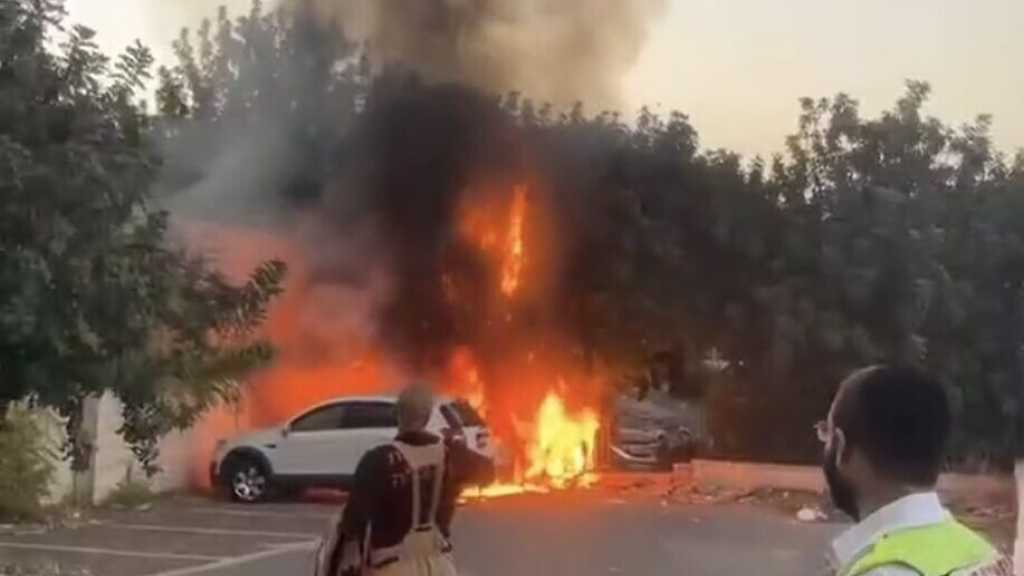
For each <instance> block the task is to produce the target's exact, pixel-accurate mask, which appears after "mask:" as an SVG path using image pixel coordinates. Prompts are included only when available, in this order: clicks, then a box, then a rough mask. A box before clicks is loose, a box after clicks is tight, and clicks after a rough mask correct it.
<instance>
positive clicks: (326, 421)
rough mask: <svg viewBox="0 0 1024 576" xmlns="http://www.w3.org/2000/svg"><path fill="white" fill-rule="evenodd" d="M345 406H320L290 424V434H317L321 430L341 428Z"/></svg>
mask: <svg viewBox="0 0 1024 576" xmlns="http://www.w3.org/2000/svg"><path fill="white" fill-rule="evenodd" d="M346 408H347V407H346V405H345V404H331V405H330V406H321V407H320V408H314V409H313V410H312V411H310V412H308V413H306V414H303V415H302V416H299V417H298V418H296V419H295V421H294V422H292V425H291V430H292V432H317V431H321V430H337V429H338V428H341V423H342V420H343V418H344V416H345V411H346Z"/></svg>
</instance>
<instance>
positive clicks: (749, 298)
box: [159, 5, 1024, 461]
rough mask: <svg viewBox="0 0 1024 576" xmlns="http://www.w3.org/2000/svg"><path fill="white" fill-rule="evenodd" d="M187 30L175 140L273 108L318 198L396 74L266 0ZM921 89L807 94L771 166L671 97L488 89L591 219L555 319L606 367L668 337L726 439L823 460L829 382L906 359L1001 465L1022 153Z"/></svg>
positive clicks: (1020, 276)
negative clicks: (705, 382) (599, 105)
mask: <svg viewBox="0 0 1024 576" xmlns="http://www.w3.org/2000/svg"><path fill="white" fill-rule="evenodd" d="M197 39H198V40H197V41H198V49H196V48H194V47H193V39H192V38H190V37H189V36H188V34H187V33H186V34H184V35H183V36H182V38H181V40H179V41H178V43H177V44H176V46H175V48H176V50H177V53H178V57H179V64H178V65H177V66H176V67H174V68H173V69H165V70H162V71H161V74H160V80H161V82H160V91H159V95H160V102H159V108H160V111H161V113H162V116H163V118H165V119H168V120H173V121H174V122H168V123H167V124H165V126H167V127H168V128H167V131H166V133H165V137H167V138H168V139H169V141H170V142H171V143H172V144H173V143H174V142H175V141H176V139H177V141H178V143H179V146H181V142H185V143H186V145H184V146H183V147H184V148H189V146H188V143H189V142H194V141H195V139H196V138H197V136H195V135H196V134H218V133H223V127H224V126H232V125H238V124H227V123H228V122H233V123H238V122H241V123H242V124H243V125H252V124H259V123H261V122H262V123H263V124H264V125H265V126H275V127H278V128H280V130H277V131H276V132H277V133H282V134H283V138H284V139H285V141H286V142H287V146H286V148H288V149H292V150H295V149H297V150H300V151H301V154H298V155H297V157H298V158H300V159H301V161H300V162H297V163H294V164H293V167H294V169H293V170H292V171H291V172H290V173H289V174H288V175H287V177H286V178H285V179H284V180H283V181H282V182H281V185H280V189H281V191H282V192H283V193H285V194H286V195H288V197H289V198H292V199H296V198H298V199H315V198H316V197H317V196H318V194H320V192H321V190H322V189H323V188H324V187H325V185H326V183H327V182H328V181H329V180H328V178H330V174H329V172H330V170H331V165H330V163H329V162H325V161H324V159H330V158H334V157H337V155H339V154H341V155H344V153H345V150H351V149H354V147H358V146H359V145H360V142H359V141H358V140H356V141H353V138H354V136H353V135H352V133H351V125H352V120H353V119H354V118H358V117H359V116H360V114H362V113H363V111H364V110H366V109H367V108H372V106H373V105H374V102H375V99H380V98H382V96H381V94H382V93H386V92H387V91H388V88H389V84H388V82H393V81H394V79H393V78H390V79H389V78H383V79H376V80H375V79H371V78H370V77H369V76H368V74H367V70H366V68H365V62H364V61H362V60H361V59H360V58H358V54H359V52H358V49H357V47H355V46H353V45H351V44H349V43H347V42H345V41H344V40H343V39H341V38H338V37H337V36H336V35H335V34H334V33H333V32H332V31H331V30H326V29H323V28H320V27H318V26H316V25H315V24H314V23H311V22H309V21H305V20H303V19H302V18H301V17H299V18H295V19H293V18H291V17H289V16H288V15H286V14H285V13H283V12H278V13H274V14H270V15H262V13H261V11H260V9H259V6H258V5H257V6H256V7H255V8H254V10H253V12H252V13H251V14H250V15H248V16H246V17H243V18H240V19H239V20H237V21H231V20H229V19H228V17H227V15H226V13H224V12H223V11H222V12H221V14H220V17H219V18H218V20H217V22H216V23H215V24H210V23H206V24H204V25H203V26H202V27H201V28H200V30H199V34H198V35H197ZM391 89H392V90H393V89H394V87H393V85H391ZM400 90H401V91H405V92H406V93H407V92H409V91H416V90H426V88H423V87H422V86H421V85H420V84H418V83H416V82H407V83H402V84H400ZM928 95H929V86H928V85H927V84H925V83H921V82H908V84H907V88H906V92H905V94H904V95H903V96H902V97H901V98H900V99H899V100H898V101H897V102H896V104H895V106H894V107H893V108H892V109H890V110H887V111H885V112H883V113H882V114H881V115H880V116H879V117H877V118H863V117H862V116H861V115H860V113H859V110H858V104H857V101H856V100H854V99H853V98H851V97H849V96H847V95H844V94H840V95H838V96H836V97H834V98H830V99H821V100H811V99H805V100H803V101H802V102H801V107H802V113H801V114H800V117H799V118H798V123H797V130H796V133H795V134H793V135H792V136H791V137H789V138H788V139H787V141H786V143H785V151H784V153H783V154H780V155H778V156H777V157H774V158H772V159H771V161H770V162H765V161H763V160H762V159H759V158H758V159H753V160H752V161H745V160H744V159H742V158H740V157H739V156H738V155H736V154H734V153H731V152H729V151H725V150H702V149H701V148H700V145H699V142H698V136H697V133H696V131H695V130H694V129H693V128H692V126H691V125H690V124H689V122H688V119H687V117H686V116H684V115H682V114H678V113H676V114H672V115H670V116H669V117H668V118H667V119H666V118H659V117H658V116H656V115H654V114H652V113H650V112H647V111H644V112H642V113H641V114H640V115H639V117H638V118H637V119H636V120H635V122H632V123H628V124H627V123H625V122H623V121H622V120H621V119H620V118H619V117H618V116H617V115H614V114H608V113H605V114H600V115H597V116H587V115H586V114H585V113H584V112H583V110H584V108H583V106H582V105H578V106H576V107H574V108H572V109H570V110H567V111H565V112H564V113H559V112H558V111H557V110H555V109H553V108H552V107H551V106H549V105H544V106H539V105H537V104H535V103H533V102H531V101H530V100H528V99H525V98H521V97H520V96H518V95H511V96H509V97H507V98H502V99H501V100H500V102H499V101H495V105H496V106H500V109H501V111H502V113H503V114H504V115H506V117H507V118H508V119H509V120H510V121H511V122H512V123H513V124H514V125H515V126H516V127H517V133H516V138H517V139H518V141H519V142H520V143H521V144H522V145H521V148H522V149H525V150H528V151H532V153H531V156H532V157H533V159H534V163H535V164H536V166H535V169H537V170H538V171H539V172H540V173H542V174H544V175H546V178H547V180H548V183H549V184H551V186H552V187H553V188H555V189H557V190H560V191H563V192H561V193H560V194H561V196H559V198H560V200H559V202H560V203H561V204H562V205H563V206H565V207H567V208H565V210H566V212H565V216H566V218H567V220H566V222H567V224H566V226H567V227H569V224H570V222H569V220H568V219H571V218H575V217H576V216H573V215H574V214H583V215H585V216H584V217H585V218H587V219H588V223H587V225H586V226H582V227H577V229H578V230H582V232H581V233H579V234H578V235H577V237H575V238H574V239H573V242H572V246H571V250H572V257H571V258H569V259H568V261H570V262H571V263H572V273H571V274H568V275H567V277H568V278H571V282H569V283H568V286H566V287H564V291H565V293H566V296H565V303H566V306H564V308H563V309H564V311H565V312H564V314H565V316H566V317H565V319H564V320H565V321H566V323H567V324H569V325H570V326H572V327H573V328H572V329H573V330H575V332H576V336H577V338H578V339H579V341H581V342H583V343H584V345H585V346H586V347H587V353H588V354H591V355H593V356H595V357H598V358H601V359H602V360H603V361H605V362H606V363H607V364H610V365H614V366H620V367H624V368H628V367H630V366H634V367H635V366H637V365H639V364H641V363H642V362H643V359H644V358H647V357H648V356H649V355H650V354H652V353H655V352H658V351H661V350H676V351H678V352H679V355H678V356H679V357H682V358H685V359H686V363H687V364H688V366H686V371H685V372H686V373H688V374H691V375H695V374H701V373H707V372H708V370H707V368H706V366H707V362H706V361H705V359H707V358H708V357H709V356H711V355H713V356H714V357H716V358H717V359H719V360H721V363H720V364H719V365H718V366H719V367H720V368H722V369H721V370H717V371H715V373H714V375H713V377H711V378H710V384H711V385H710V389H709V390H708V394H709V402H710V404H711V406H712V411H713V422H712V427H713V428H714V429H715V430H716V431H717V432H718V434H717V435H716V442H717V447H716V450H717V451H718V452H719V453H721V454H725V455H739V456H744V457H753V458H772V459H783V460H795V459H806V458H810V457H813V456H814V455H815V454H817V451H818V447H817V446H816V445H815V441H814V439H813V435H812V434H811V433H810V424H811V423H812V422H813V421H815V420H816V419H817V418H820V417H821V415H822V414H824V412H825V411H826V409H827V404H828V401H829V398H830V396H831V394H832V392H833V391H834V387H835V385H836V383H837V382H838V380H839V379H840V378H841V377H842V376H843V375H844V374H845V373H846V372H847V371H849V370H850V369H852V368H854V367H857V366H860V365H864V364H867V363H872V362H880V361H898V362H906V363H911V364H916V365H920V366H923V367H925V368H927V369H929V370H930V371H932V372H934V373H935V374H937V375H939V376H940V377H941V378H942V379H943V380H944V381H945V383H946V384H947V385H948V387H949V390H950V393H951V397H952V398H953V399H954V404H955V408H956V412H957V414H958V416H959V419H958V423H959V424H958V427H957V432H956V439H955V447H954V448H955V450H954V453H955V454H956V457H957V458H959V459H969V458H977V459H981V460H983V461H991V460H995V461H1003V460H1005V458H1006V457H1007V456H1008V455H1010V454H1011V453H1012V452H1013V450H1014V449H1015V446H1018V445H1019V443H1018V442H1017V438H1018V436H1019V434H1020V420H1021V418H1020V405H1021V386H1022V384H1021V383H1022V377H1024V374H1022V370H1024V366H1022V360H1024V358H1022V350H1024V348H1022V346H1024V329H1022V328H1024V322H1022V320H1024V317H1022V314H1024V306H1022V304H1024V155H1021V154H1018V155H1017V156H1016V158H1008V157H1006V156H1004V155H1002V154H1001V153H1000V152H998V151H997V150H995V149H994V148H993V145H992V143H991V140H990V137H989V126H990V123H991V120H990V119H989V118H988V117H985V116H980V117H979V118H978V119H977V121H976V122H974V123H973V124H970V125H966V126H962V127H959V128H955V127H950V126H948V125H946V124H944V123H942V122H941V121H939V120H937V119H934V118H930V117H928V116H927V115H926V113H925V106H926V103H927V99H928ZM282 111H284V112H282ZM210 127H214V128H217V127H221V130H219V131H218V130H217V129H214V130H209V128H210ZM190 131H191V132H190ZM190 134H191V136H190ZM411 137H415V135H411ZM438 137H443V136H441V135H438ZM189 138H192V140H191V141H190V140H189ZM207 140H208V139H207ZM232 141H233V140H232V137H231V136H230V135H225V136H224V141H222V142H219V143H216V144H215V147H216V146H229V145H231V142H232ZM339 151H340V152H339ZM187 168H189V166H188V165H187V163H186V165H185V166H184V167H182V166H179V167H178V171H179V172H180V173H182V174H185V175H186V176H187V174H188V173H189V171H188V169H187Z"/></svg>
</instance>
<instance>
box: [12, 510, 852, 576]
mask: <svg viewBox="0 0 1024 576" xmlns="http://www.w3.org/2000/svg"><path fill="white" fill-rule="evenodd" d="M339 505H340V503H339V502H338V501H332V500H331V499H330V498H327V499H323V498H321V499H320V500H319V501H304V502H292V503H270V504H262V505H256V506H242V505H235V504H230V503H227V502H223V501H219V500H215V499H204V498H197V497H178V498H172V499H167V500H162V501H160V502H159V503H157V504H156V505H155V506H154V507H153V508H152V509H150V510H146V511H130V512H129V511H122V512H118V511H107V512H100V513H97V515H96V516H95V517H93V518H92V519H91V520H89V521H87V522H84V523H82V524H81V525H79V526H74V527H69V528H61V529H58V530H51V531H45V532H33V531H27V532H22V533H12V532H8V533H0V564H4V563H20V564H42V563H56V564H59V565H61V566H63V567H66V568H85V569H88V570H89V573H90V574H92V575H93V576H242V575H245V576H282V575H298V576H304V575H307V574H312V563H311V561H312V556H313V551H314V549H315V547H316V543H317V540H318V538H319V535H320V534H321V533H322V530H323V528H324V527H325V525H326V523H327V522H328V520H329V518H330V517H331V514H332V513H333V512H334V511H336V510H337V509H338V506H339ZM839 529H840V527H839V526H835V525H828V524H804V523H800V522H798V521H797V520H795V519H794V518H792V517H791V516H790V515H788V514H784V513H782V512H780V511H777V510H773V509H770V508H767V507H760V506H757V505H683V504H674V503H663V502H661V501H660V500H659V499H657V498H642V497H634V498H622V497H619V496H615V495H611V494H607V493H603V492H599V491H598V492H584V493H575V494H567V493H561V494H553V495H526V496H514V497H508V498H501V499H496V500H491V501H485V502H474V503H471V504H469V505H467V506H465V507H463V508H461V509H460V511H459V515H458V517H457V518H456V526H455V534H454V541H455V546H456V561H457V564H458V566H459V569H460V573H461V574H463V575H468V576H523V575H536V576H548V575H551V576H571V575H576V574H579V575H604V574H608V575H614V574H647V575H652V576H659V575H662V574H664V575H669V574H672V575H678V574H687V575H691V576H699V575H728V574H737V575H740V574H743V575H746V574H758V575H759V576H774V575H776V574H778V575H780V576H781V575H787V576H788V575H791V574H807V573H821V570H822V568H823V567H824V560H823V551H824V547H825V546H826V543H827V541H828V540H829V539H830V537H831V536H832V535H833V534H834V533H835V532H837V531H838V530H839Z"/></svg>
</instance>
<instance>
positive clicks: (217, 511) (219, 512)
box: [183, 506, 341, 520]
mask: <svg viewBox="0 0 1024 576" xmlns="http://www.w3.org/2000/svg"><path fill="white" fill-rule="evenodd" d="M338 509H339V510H340V509H341V507H340V506H339V507H338ZM183 512H186V513H190V514H206V515H215V516H240V517H243V518H252V517H255V518H264V517H265V518H298V519H303V518H305V519H318V520H319V519H323V520H327V519H329V518H332V517H334V516H335V514H332V513H329V512H302V513H300V512H260V511H249V510H233V509H230V508H186V509H184V510H183Z"/></svg>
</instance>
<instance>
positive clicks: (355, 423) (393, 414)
mask: <svg viewBox="0 0 1024 576" xmlns="http://www.w3.org/2000/svg"><path fill="white" fill-rule="evenodd" d="M341 427H342V428H348V429H351V428H397V427H398V413H397V410H396V408H395V405H394V404H393V403H391V402H353V403H351V404H349V405H348V410H346V411H345V417H344V419H343V421H342V425H341Z"/></svg>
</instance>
